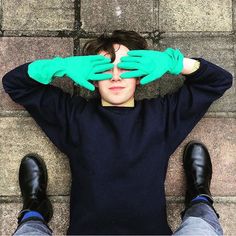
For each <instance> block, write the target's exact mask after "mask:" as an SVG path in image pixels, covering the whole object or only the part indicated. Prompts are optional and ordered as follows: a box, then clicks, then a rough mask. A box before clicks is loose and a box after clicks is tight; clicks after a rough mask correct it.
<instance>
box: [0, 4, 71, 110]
mask: <svg viewBox="0 0 236 236" xmlns="http://www.w3.org/2000/svg"><path fill="white" fill-rule="evenodd" d="M10 2H11V1H10ZM73 47H74V43H73V39H71V38H47V37H42V38H26V37H22V38H19V37H4V38H0V68H1V70H0V78H2V77H3V75H4V74H5V73H7V72H8V71H10V70H12V69H13V68H15V67H17V66H19V65H21V64H24V63H26V62H31V61H33V60H36V59H43V58H53V57H55V56H62V57H66V56H70V55H73ZM54 84H55V85H57V86H59V87H61V88H63V89H64V90H65V91H67V92H71V91H72V89H73V84H72V82H71V81H66V80H57V82H56V83H54ZM0 108H1V111H3V110H20V109H22V108H21V107H20V106H19V105H16V104H15V103H14V102H12V100H11V99H10V98H9V96H8V94H6V93H5V91H4V90H3V88H2V83H1V84H0Z"/></svg>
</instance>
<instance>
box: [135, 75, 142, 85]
mask: <svg viewBox="0 0 236 236" xmlns="http://www.w3.org/2000/svg"><path fill="white" fill-rule="evenodd" d="M140 79H141V77H138V78H137V79H136V85H139V84H140Z"/></svg>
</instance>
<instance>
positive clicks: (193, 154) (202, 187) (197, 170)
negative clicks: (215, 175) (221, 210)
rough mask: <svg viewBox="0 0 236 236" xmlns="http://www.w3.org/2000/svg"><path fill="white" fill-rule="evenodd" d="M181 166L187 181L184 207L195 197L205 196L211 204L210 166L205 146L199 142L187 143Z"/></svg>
mask: <svg viewBox="0 0 236 236" xmlns="http://www.w3.org/2000/svg"><path fill="white" fill-rule="evenodd" d="M183 164H184V170H185V175H186V180H187V186H186V195H185V206H186V207H188V206H189V204H190V202H191V200H192V199H193V198H195V197H197V196H205V197H207V198H208V200H209V202H210V203H211V204H212V203H213V199H212V196H211V192H210V184H211V177H212V164H211V159H210V155H209V152H208V150H207V148H206V146H205V145H204V144H202V143H200V142H195V141H191V142H189V143H188V144H187V145H186V147H185V150H184V154H183Z"/></svg>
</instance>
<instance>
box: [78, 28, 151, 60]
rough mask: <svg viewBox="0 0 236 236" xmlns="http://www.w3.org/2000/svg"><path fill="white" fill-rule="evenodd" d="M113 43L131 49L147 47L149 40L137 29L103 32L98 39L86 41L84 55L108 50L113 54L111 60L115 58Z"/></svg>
mask: <svg viewBox="0 0 236 236" xmlns="http://www.w3.org/2000/svg"><path fill="white" fill-rule="evenodd" d="M113 44H122V45H124V46H126V47H127V48H128V49H129V50H134V49H147V41H146V40H145V39H144V38H143V37H142V36H141V35H139V34H138V33H137V32H135V31H126V30H115V31H113V32H112V34H111V35H108V34H107V33H103V34H102V35H100V36H99V37H98V38H96V39H92V40H90V41H88V42H86V43H85V45H84V46H83V49H82V55H96V54H98V53H99V52H100V51H106V52H107V53H108V54H109V55H111V61H112V62H113V61H114V60H115V57H116V55H115V50H114V48H113Z"/></svg>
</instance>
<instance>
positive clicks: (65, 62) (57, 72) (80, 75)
mask: <svg viewBox="0 0 236 236" xmlns="http://www.w3.org/2000/svg"><path fill="white" fill-rule="evenodd" d="M110 61H111V60H110V58H107V57H105V56H102V55H89V56H71V57H66V58H61V57H56V58H53V59H42V60H36V61H34V62H32V63H30V64H29V66H28V74H29V76H30V77H31V78H32V79H34V80H36V81H38V82H40V83H42V84H49V83H51V81H52V80H53V77H63V76H68V77H69V78H71V79H72V80H73V81H74V82H75V83H76V84H78V85H80V86H82V87H84V88H86V89H89V90H91V91H94V90H95V87H94V85H93V84H92V83H90V82H89V81H88V80H106V79H111V78H112V74H110V73H104V74H101V73H100V72H105V71H107V70H110V69H112V68H113V67H114V65H113V64H112V63H110Z"/></svg>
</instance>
